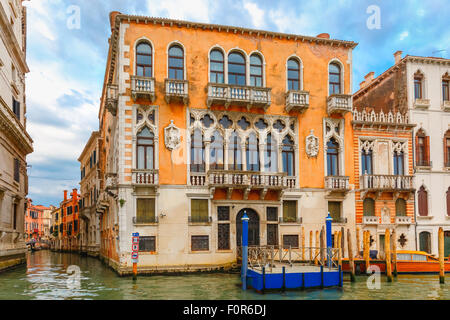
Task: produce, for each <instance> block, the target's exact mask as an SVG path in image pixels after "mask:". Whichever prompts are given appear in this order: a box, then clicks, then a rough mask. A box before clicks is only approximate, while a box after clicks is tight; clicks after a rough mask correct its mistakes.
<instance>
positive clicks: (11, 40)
mask: <svg viewBox="0 0 450 320" xmlns="http://www.w3.org/2000/svg"><path fill="white" fill-rule="evenodd" d="M0 36H1V37H2V38H3V39H4V41H5V46H6V49H7V50H8V53H9V55H10V56H11V57H14V58H15V60H16V61H17V63H18V65H19V66H20V70H21V71H22V72H23V73H27V72H29V71H30V70H29V68H28V65H27V63H26V61H25V54H24V52H23V51H22V50H21V48H20V45H19V42H18V41H17V38H16V36H15V35H14V31H13V29H12V28H11V25H10V23H9V21H8V18H7V16H6V12H5V10H4V9H3V6H0Z"/></svg>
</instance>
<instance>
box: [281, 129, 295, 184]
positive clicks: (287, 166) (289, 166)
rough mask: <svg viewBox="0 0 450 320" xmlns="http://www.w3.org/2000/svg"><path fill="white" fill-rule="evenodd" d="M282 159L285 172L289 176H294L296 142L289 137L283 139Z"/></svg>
mask: <svg viewBox="0 0 450 320" xmlns="http://www.w3.org/2000/svg"><path fill="white" fill-rule="evenodd" d="M281 158H282V161H283V172H286V173H287V175H288V176H294V175H295V169H294V163H295V161H294V140H292V138H291V137H290V136H289V135H287V136H286V137H284V139H283V145H282V153H281Z"/></svg>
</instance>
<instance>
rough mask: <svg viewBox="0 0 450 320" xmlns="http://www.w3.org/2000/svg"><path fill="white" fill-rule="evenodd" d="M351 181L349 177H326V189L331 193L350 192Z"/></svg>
mask: <svg viewBox="0 0 450 320" xmlns="http://www.w3.org/2000/svg"><path fill="white" fill-rule="evenodd" d="M349 179H350V178H349V177H348V176H326V177H325V189H326V190H327V191H329V192H343V193H346V192H348V191H349V190H350V184H349Z"/></svg>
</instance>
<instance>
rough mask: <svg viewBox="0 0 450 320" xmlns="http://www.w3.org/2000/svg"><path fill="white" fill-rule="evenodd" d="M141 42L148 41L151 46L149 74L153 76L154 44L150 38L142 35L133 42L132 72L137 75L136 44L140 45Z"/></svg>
mask: <svg viewBox="0 0 450 320" xmlns="http://www.w3.org/2000/svg"><path fill="white" fill-rule="evenodd" d="M141 43H148V44H149V45H150V47H151V48H152V74H151V76H152V77H154V75H155V46H154V45H153V41H152V40H150V39H149V38H147V37H145V36H142V37H140V38H139V39H137V40H136V41H135V42H134V66H133V67H134V70H133V74H134V75H137V47H138V45H140V44H141Z"/></svg>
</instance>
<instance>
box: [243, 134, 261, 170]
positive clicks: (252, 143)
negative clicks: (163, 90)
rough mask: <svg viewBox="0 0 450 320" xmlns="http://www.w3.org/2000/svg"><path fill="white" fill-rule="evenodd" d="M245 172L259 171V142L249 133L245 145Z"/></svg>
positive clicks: (254, 135)
mask: <svg viewBox="0 0 450 320" xmlns="http://www.w3.org/2000/svg"><path fill="white" fill-rule="evenodd" d="M245 151H246V158H247V170H248V171H259V140H258V138H257V137H256V134H255V133H253V132H252V133H250V134H249V136H248V138H247V145H246V150H245Z"/></svg>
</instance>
